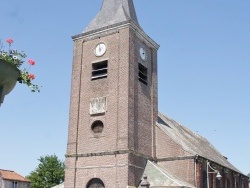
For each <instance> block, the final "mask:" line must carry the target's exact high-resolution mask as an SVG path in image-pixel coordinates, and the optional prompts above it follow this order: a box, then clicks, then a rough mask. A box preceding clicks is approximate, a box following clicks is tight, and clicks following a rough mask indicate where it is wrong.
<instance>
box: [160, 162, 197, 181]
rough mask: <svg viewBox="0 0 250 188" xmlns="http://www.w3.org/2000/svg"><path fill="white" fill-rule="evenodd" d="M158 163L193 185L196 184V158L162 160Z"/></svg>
mask: <svg viewBox="0 0 250 188" xmlns="http://www.w3.org/2000/svg"><path fill="white" fill-rule="evenodd" d="M157 164H158V165H159V166H160V167H162V168H164V169H166V170H168V171H169V172H171V173H172V174H174V175H175V176H177V177H179V178H180V179H181V180H183V181H186V182H188V183H189V184H191V185H195V165H194V159H183V160H173V161H160V162H158V163H157Z"/></svg>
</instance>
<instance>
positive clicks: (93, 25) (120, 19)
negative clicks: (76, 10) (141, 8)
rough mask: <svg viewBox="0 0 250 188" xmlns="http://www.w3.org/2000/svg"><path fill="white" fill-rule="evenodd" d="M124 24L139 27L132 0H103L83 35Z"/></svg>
mask: <svg viewBox="0 0 250 188" xmlns="http://www.w3.org/2000/svg"><path fill="white" fill-rule="evenodd" d="M124 22H133V23H135V24H136V25H137V26H139V23H138V20H137V17H136V12H135V8H134V4H133V0H103V3H102V8H101V10H100V11H99V13H98V14H97V15H96V17H95V18H94V19H93V20H92V21H91V22H90V24H89V25H88V26H87V27H86V29H85V30H84V33H85V32H89V31H93V30H97V29H101V28H104V27H108V26H112V25H116V24H119V23H124Z"/></svg>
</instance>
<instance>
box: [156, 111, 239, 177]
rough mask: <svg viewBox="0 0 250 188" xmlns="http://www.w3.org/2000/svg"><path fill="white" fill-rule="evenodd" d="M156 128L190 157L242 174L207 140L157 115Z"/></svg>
mask: <svg viewBox="0 0 250 188" xmlns="http://www.w3.org/2000/svg"><path fill="white" fill-rule="evenodd" d="M157 126H158V127H159V128H160V129H161V130H162V131H164V133H165V134H167V135H168V136H169V137H170V138H171V139H172V140H173V141H174V142H175V143H177V144H178V145H179V146H180V147H182V149H184V150H185V151H187V152H188V153H189V154H190V155H192V156H196V155H198V156H200V157H203V158H205V159H208V160H210V161H213V162H215V163H217V164H220V165H222V166H224V167H226V168H228V169H231V170H233V171H235V172H239V173H240V174H242V172H240V171H239V170H238V169H237V168H235V167H234V166H233V165H232V164H231V163H230V162H229V161H228V160H227V159H226V158H225V157H224V156H223V155H222V154H221V153H220V152H219V151H218V150H217V149H216V148H215V147H214V146H213V145H212V144H211V143H209V141H208V140H207V139H205V138H204V137H202V136H200V135H199V134H197V133H195V132H193V131H191V130H189V129H188V128H186V127H184V126H182V125H180V124H179V123H177V122H176V121H174V120H172V119H170V118H168V117H167V116H165V115H163V114H161V113H159V114H158V122H157ZM176 157H178V156H176Z"/></svg>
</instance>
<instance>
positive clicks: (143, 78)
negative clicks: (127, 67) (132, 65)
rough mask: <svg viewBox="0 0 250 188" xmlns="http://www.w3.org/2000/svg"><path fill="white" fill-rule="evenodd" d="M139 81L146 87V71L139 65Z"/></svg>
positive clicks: (145, 68)
mask: <svg viewBox="0 0 250 188" xmlns="http://www.w3.org/2000/svg"><path fill="white" fill-rule="evenodd" d="M139 81H140V82H142V83H144V84H145V85H148V69H147V67H145V66H144V65H142V64H141V63H139Z"/></svg>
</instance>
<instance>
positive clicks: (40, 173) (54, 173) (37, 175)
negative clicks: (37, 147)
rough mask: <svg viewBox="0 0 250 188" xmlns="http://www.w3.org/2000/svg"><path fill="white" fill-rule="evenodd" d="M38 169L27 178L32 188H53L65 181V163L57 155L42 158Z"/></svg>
mask: <svg viewBox="0 0 250 188" xmlns="http://www.w3.org/2000/svg"><path fill="white" fill-rule="evenodd" d="M38 160H39V162H40V163H39V165H38V167H37V168H36V169H35V170H34V171H32V172H31V173H30V175H28V176H27V177H26V178H27V179H29V180H30V181H31V188H51V187H53V186H55V185H58V184H60V183H62V182H63V181H64V168H65V165H64V162H62V161H60V160H59V159H58V157H57V156H56V155H47V156H45V157H40V159H38Z"/></svg>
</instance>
